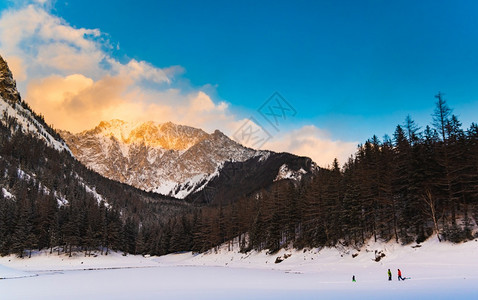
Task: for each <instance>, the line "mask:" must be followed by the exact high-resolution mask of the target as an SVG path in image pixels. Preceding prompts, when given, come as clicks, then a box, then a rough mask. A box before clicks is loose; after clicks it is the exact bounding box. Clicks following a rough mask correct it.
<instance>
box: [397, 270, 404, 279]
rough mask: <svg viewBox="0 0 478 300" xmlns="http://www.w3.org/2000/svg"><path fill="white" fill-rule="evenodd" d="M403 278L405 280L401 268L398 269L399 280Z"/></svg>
mask: <svg viewBox="0 0 478 300" xmlns="http://www.w3.org/2000/svg"><path fill="white" fill-rule="evenodd" d="M400 279H401V280H405V278H403V277H402V271H400V269H398V281H400Z"/></svg>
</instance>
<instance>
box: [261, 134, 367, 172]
mask: <svg viewBox="0 0 478 300" xmlns="http://www.w3.org/2000/svg"><path fill="white" fill-rule="evenodd" d="M357 144H358V143H357V142H345V141H340V140H333V139H331V137H330V136H329V134H328V133H327V132H326V131H324V130H321V129H319V128H317V127H315V126H313V125H307V126H303V127H302V128H300V129H297V130H293V131H290V132H287V133H285V134H283V135H282V136H277V137H274V138H273V139H272V140H271V141H270V142H268V143H267V144H266V145H264V148H267V149H270V150H273V151H284V152H291V153H294V154H297V155H301V156H308V157H310V158H312V160H314V161H315V162H316V163H317V164H319V166H322V167H327V166H330V165H332V162H333V160H334V158H337V159H338V160H339V163H340V164H343V163H345V162H346V161H347V160H348V158H349V157H350V155H352V154H353V153H355V151H356V149H357Z"/></svg>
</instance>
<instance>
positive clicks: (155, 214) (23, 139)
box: [0, 57, 192, 256]
mask: <svg viewBox="0 0 478 300" xmlns="http://www.w3.org/2000/svg"><path fill="white" fill-rule="evenodd" d="M0 109H1V111H0V172H1V173H2V174H4V175H3V176H0V255H6V254H10V253H17V254H18V255H19V256H22V255H24V250H25V249H32V248H36V249H43V248H51V249H52V248H54V247H57V249H58V253H60V251H64V252H70V253H71V251H72V249H83V250H84V249H86V252H88V249H90V250H91V249H101V250H102V251H103V250H104V249H109V248H114V249H118V250H123V251H125V252H129V253H133V252H136V251H138V249H139V248H138V246H137V245H136V240H138V241H141V249H142V250H141V251H148V252H150V253H161V251H163V252H167V251H168V247H167V246H166V247H160V242H159V241H160V236H161V233H162V228H163V226H164V224H167V223H168V222H171V220H172V219H174V218H175V217H176V216H177V215H179V214H184V213H185V212H189V211H191V210H192V208H191V206H190V205H188V204H187V203H185V202H184V201H179V200H176V199H172V198H170V197H165V196H162V195H159V194H152V193H146V192H144V191H142V190H138V189H136V188H134V187H131V186H128V185H125V184H121V183H118V182H116V181H112V180H109V179H107V178H104V177H102V176H101V175H99V174H98V173H96V172H93V171H91V170H89V169H87V168H86V167H85V166H84V165H82V164H81V163H80V162H79V161H78V160H76V159H75V158H74V157H73V156H72V155H71V152H70V150H69V148H68V147H67V146H66V144H65V142H64V141H63V140H62V139H61V137H60V136H59V135H58V133H56V132H55V131H54V130H53V129H52V128H50V127H49V126H47V125H46V124H45V122H44V120H43V119H42V118H41V117H40V116H38V115H37V114H35V112H33V111H32V110H31V109H30V108H29V107H28V105H27V104H26V103H25V102H23V101H22V100H21V98H20V95H19V94H18V91H17V90H16V86H15V81H14V80H13V77H12V74H11V72H10V70H9V69H8V66H7V64H6V62H5V61H4V60H3V59H2V58H1V57H0ZM146 241H147V242H146ZM166 245H167V244H166Z"/></svg>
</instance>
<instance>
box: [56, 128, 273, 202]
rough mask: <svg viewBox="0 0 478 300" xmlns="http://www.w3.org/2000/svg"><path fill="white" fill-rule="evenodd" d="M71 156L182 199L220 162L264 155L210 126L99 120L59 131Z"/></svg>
mask: <svg viewBox="0 0 478 300" xmlns="http://www.w3.org/2000/svg"><path fill="white" fill-rule="evenodd" d="M60 134H61V135H62V137H63V138H64V139H65V140H66V142H67V143H68V145H69V146H70V148H71V150H72V152H73V154H74V155H75V157H76V158H77V159H78V160H80V161H81V162H82V163H83V164H85V165H86V166H88V167H89V168H91V169H93V170H95V171H97V172H98V173H100V174H102V175H103V176H106V177H108V178H110V179H114V180H117V181H120V182H123V183H126V184H129V185H133V186H135V187H137V188H140V189H143V190H146V191H154V192H158V193H161V194H165V195H170V196H174V197H178V198H184V197H186V196H187V195H189V194H190V193H192V192H194V191H196V190H198V189H201V188H202V187H204V185H205V184H207V182H208V181H209V180H210V179H212V178H213V177H214V176H215V174H217V171H218V170H219V169H220V168H221V167H222V166H223V164H224V162H226V161H237V162H242V161H245V160H248V159H250V158H252V157H256V156H259V155H266V153H267V152H265V151H256V150H253V149H249V148H246V147H244V146H242V145H240V144H238V143H236V142H235V141H233V140H231V139H230V138H228V137H227V136H226V135H225V134H223V133H222V132H221V131H219V130H216V131H215V132H214V133H212V134H208V133H206V132H204V131H203V130H201V129H197V128H193V127H189V126H184V125H177V124H174V123H171V122H166V123H156V122H151V121H150V122H138V123H130V122H125V121H122V120H111V121H103V122H101V123H100V124H99V125H98V126H96V127H95V128H93V129H91V130H85V131H83V132H81V133H78V134H72V133H69V132H66V131H62V132H60Z"/></svg>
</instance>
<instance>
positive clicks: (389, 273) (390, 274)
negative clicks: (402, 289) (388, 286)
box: [388, 269, 392, 281]
mask: <svg viewBox="0 0 478 300" xmlns="http://www.w3.org/2000/svg"><path fill="white" fill-rule="evenodd" d="M391 280H392V272H391V271H390V269H388V281H391Z"/></svg>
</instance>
